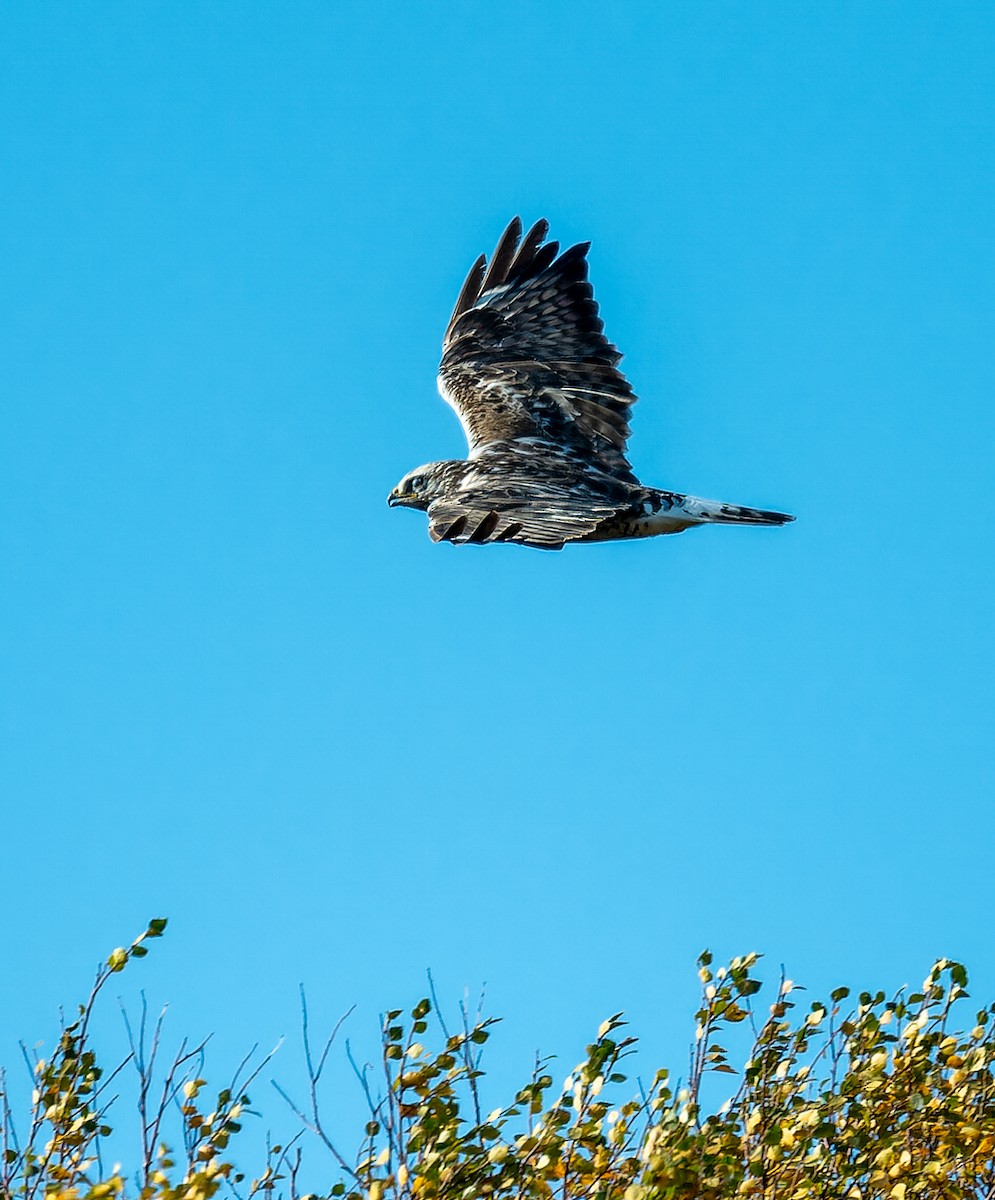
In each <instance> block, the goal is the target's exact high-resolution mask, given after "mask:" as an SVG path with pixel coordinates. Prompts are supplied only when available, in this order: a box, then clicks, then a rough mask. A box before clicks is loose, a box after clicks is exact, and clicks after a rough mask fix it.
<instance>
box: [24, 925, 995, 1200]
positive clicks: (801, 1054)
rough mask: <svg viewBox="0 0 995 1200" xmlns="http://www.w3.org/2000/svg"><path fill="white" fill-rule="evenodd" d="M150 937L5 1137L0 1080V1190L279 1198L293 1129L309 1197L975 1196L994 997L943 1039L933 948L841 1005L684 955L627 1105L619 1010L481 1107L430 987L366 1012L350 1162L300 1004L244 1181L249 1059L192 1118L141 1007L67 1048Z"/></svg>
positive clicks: (951, 992)
mask: <svg viewBox="0 0 995 1200" xmlns="http://www.w3.org/2000/svg"><path fill="white" fill-rule="evenodd" d="M164 927H165V921H162V920H158V921H153V922H151V924H150V925H149V928H148V929H147V930H146V931H145V933H144V934H142V936H141V937H140V938H138V939H137V940H136V941H135V942H133V943H132V945H131V946H130V947H128V948H127V949H119V950H116V951H114V953H113V954H112V955H111V956H110V958H109V959H108V960H107V962H106V963H105V964H104V966H103V967H102V968H101V970H100V971H99V972H98V975H97V979H96V982H95V985H94V987H93V990H92V992H91V995H90V997H89V1000H88V1001H87V1003H86V1004H84V1005H81V1006H80V1008H79V1012H78V1016H77V1018H76V1020H75V1021H74V1022H72V1023H71V1024H69V1025H67V1026H65V1028H63V1030H62V1033H61V1035H60V1038H59V1042H58V1044H57V1046H56V1048H55V1049H54V1051H53V1053H52V1054H51V1056H50V1057H49V1058H47V1059H38V1060H37V1061H36V1062H34V1063H33V1064H31V1066H32V1072H33V1075H34V1077H35V1091H34V1095H33V1101H32V1105H31V1112H30V1115H29V1125H28V1129H27V1133H26V1136H25V1138H24V1140H23V1143H20V1142H18V1140H17V1137H16V1130H15V1121H14V1117H13V1113H12V1110H11V1105H10V1103H9V1101H8V1091H7V1085H6V1079H5V1076H3V1075H2V1074H0V1117H2V1137H3V1142H2V1164H0V1196H3V1197H18V1198H24V1200H34V1198H35V1197H43V1196H51V1197H59V1198H63V1197H65V1198H78V1200H84V1198H92V1200H98V1198H102V1197H114V1196H119V1195H120V1196H124V1195H132V1194H134V1195H137V1196H139V1197H141V1198H143V1200H208V1198H209V1197H211V1196H214V1195H216V1194H217V1193H219V1192H224V1193H225V1194H233V1195H235V1196H239V1197H242V1198H243V1200H247V1198H249V1197H255V1196H258V1195H259V1194H260V1193H263V1194H265V1195H267V1196H273V1197H276V1196H287V1197H289V1198H290V1200H297V1198H299V1197H300V1195H301V1189H300V1187H299V1184H298V1179H299V1177H300V1170H301V1137H302V1135H303V1134H304V1133H305V1132H307V1131H310V1134H311V1135H312V1136H313V1137H314V1138H316V1139H317V1141H318V1142H319V1143H320V1144H321V1145H323V1147H324V1149H325V1150H326V1151H327V1152H328V1153H329V1154H330V1155H331V1156H332V1157H331V1159H330V1160H329V1161H328V1164H327V1166H328V1171H329V1174H330V1175H331V1176H332V1179H333V1180H335V1179H337V1181H336V1182H332V1183H331V1185H330V1186H328V1188H327V1194H328V1195H330V1196H333V1197H342V1198H343V1200H360V1198H363V1200H409V1198H411V1200H416V1198H417V1200H436V1198H439V1200H443V1198H445V1200H449V1198H454V1197H461V1198H466V1200H471V1198H477V1197H482V1198H485V1197H494V1198H495V1200H499V1198H504V1197H508V1198H511V1197H517V1198H521V1200H533V1198H534V1200H547V1198H549V1200H553V1198H560V1197H562V1200H569V1198H570V1197H577V1198H579V1197H590V1198H591V1200H692V1198H695V1200H720V1198H721V1200H725V1198H728V1197H737V1196H744V1197H762V1198H764V1200H768V1198H769V1200H775V1198H777V1200H780V1198H782V1197H783V1198H785V1200H787V1198H789V1197H790V1198H798V1200H801V1198H803V1197H827V1198H829V1197H831V1198H834V1200H835V1198H840V1197H847V1198H857V1197H860V1198H869V1197H889V1198H890V1200H912V1198H913V1197H936V1198H950V1200H953V1198H955V1197H972V1198H977V1197H987V1198H988V1200H993V1198H995V1076H993V1068H992V1064H993V1060H995V1033H993V1029H995V1022H993V1021H992V1016H993V1015H995V1005H993V1006H991V1007H990V1008H988V1009H983V1010H981V1011H980V1012H978V1013H977V1014H976V1016H975V1018H974V1021H973V1023H972V1027H971V1028H970V1029H968V1030H967V1031H966V1032H960V1031H958V1028H957V1025H956V1022H955V1020H954V1009H955V1007H957V1012H958V1013H959V1012H960V1011H961V1009H962V1008H963V1007H964V1006H965V1002H966V1001H967V999H968V996H967V991H966V986H967V973H966V971H965V969H964V968H963V966H961V965H960V964H959V963H955V962H950V961H947V960H945V959H942V960H940V961H939V962H938V963H936V964H935V966H934V967H933V969H932V970H931V971H930V973H929V975H928V976H927V978H926V979H925V980H924V981H923V984H922V987H921V989H920V990H918V991H914V992H911V993H910V992H909V991H908V990H907V989H902V990H900V991H899V992H898V993H896V994H895V995H894V996H892V997H891V998H887V997H886V996H885V994H884V993H883V992H877V993H875V994H870V993H867V992H865V993H862V994H861V995H860V996H859V997H858V998H857V999H856V1001H855V1002H854V1001H851V999H850V995H849V992H848V991H847V989H846V988H838V989H836V990H835V991H834V992H833V993H832V994H831V996H830V999H829V1001H828V1002H826V1003H823V1002H821V1001H815V1002H814V1003H811V1004H810V1005H809V1006H808V1009H807V1011H804V1010H803V1009H802V1008H801V1007H799V1006H798V1004H797V996H798V993H799V991H800V989H798V988H796V987H795V986H794V985H793V984H792V982H791V981H790V980H786V979H783V978H782V979H781V980H780V982H779V985H778V987H777V990H776V994H775V996H774V998H773V1003H770V1004H769V1005H761V1004H760V1002H759V1000H758V999H757V996H758V993H759V992H760V990H761V983H760V981H759V980H758V979H757V978H756V977H755V976H754V974H753V971H754V968H755V966H756V963H757V956H756V955H754V954H751V955H747V956H746V957H743V958H737V959H734V960H733V961H732V963H731V964H729V966H728V967H719V968H718V969H714V970H713V965H712V960H711V956H710V955H709V954H708V953H705V954H703V955H702V956H701V958H700V960H699V975H700V978H701V982H702V989H703V991H702V998H701V1005H700V1008H699V1009H698V1011H697V1013H696V1031H695V1041H694V1044H693V1048H692V1053H691V1062H690V1067H689V1071H688V1076H687V1079H686V1080H685V1081H684V1083H683V1085H682V1084H680V1083H679V1082H675V1083H672V1082H671V1079H670V1076H669V1074H668V1073H667V1072H666V1071H663V1070H661V1071H659V1072H657V1074H656V1075H655V1077H654V1078H653V1080H652V1082H651V1083H650V1085H649V1086H648V1087H647V1088H643V1086H642V1085H639V1086H638V1087H637V1088H636V1094H635V1095H634V1096H631V1095H630V1093H631V1090H632V1089H631V1085H629V1082H628V1079H627V1076H626V1073H625V1071H624V1069H623V1067H624V1063H625V1059H626V1058H627V1057H628V1056H629V1055H630V1054H631V1053H632V1050H633V1048H634V1045H635V1039H634V1038H632V1037H630V1036H627V1035H626V1033H625V1023H624V1022H623V1020H622V1017H621V1014H616V1015H615V1016H613V1017H610V1018H609V1019H608V1020H606V1021H605V1022H603V1024H602V1025H601V1028H600V1029H599V1030H598V1035H597V1037H596V1038H595V1039H594V1041H593V1042H592V1043H591V1044H590V1045H589V1046H588V1047H587V1050H586V1054H585V1057H584V1059H583V1061H582V1062H580V1063H579V1064H578V1065H577V1066H576V1067H575V1068H574V1069H573V1070H572V1071H571V1072H570V1073H569V1074H568V1075H567V1077H566V1080H565V1081H564V1083H563V1084H562V1086H560V1087H557V1086H555V1085H554V1079H553V1075H552V1073H551V1071H550V1069H549V1066H550V1060H548V1059H547V1060H542V1059H537V1061H536V1063H535V1066H534V1069H533V1072H532V1075H531V1078H530V1079H529V1080H528V1082H527V1083H526V1084H525V1085H524V1086H523V1087H522V1088H521V1089H520V1090H519V1091H518V1092H517V1094H516V1095H515V1097H514V1099H513V1100H512V1102H511V1103H510V1104H508V1105H506V1106H504V1107H500V1108H496V1109H494V1110H493V1111H492V1112H490V1113H488V1114H486V1115H484V1113H483V1109H482V1098H481V1088H482V1080H483V1071H482V1069H481V1065H480V1061H481V1051H482V1050H483V1047H484V1046H485V1044H486V1043H487V1041H488V1040H489V1038H490V1037H491V1034H492V1032H493V1026H494V1022H493V1021H492V1020H483V1019H481V1018H480V1017H479V1015H478V1016H477V1018H476V1019H471V1018H470V1017H469V1015H468V1014H467V1012H466V1011H465V1010H463V1014H462V1016H463V1019H462V1022H461V1025H460V1027H459V1028H458V1029H455V1030H450V1028H449V1027H448V1026H447V1025H446V1022H445V1020H444V1018H443V1017H442V1016H441V1014H440V1013H439V1011H438V1005H437V1004H436V1003H435V997H434V995H433V996H432V998H431V999H430V998H425V999H422V1000H420V1001H419V1002H418V1003H417V1004H416V1005H415V1006H414V1008H412V1009H411V1010H410V1012H409V1013H408V1014H406V1015H405V1014H404V1013H403V1012H402V1010H400V1009H395V1010H392V1011H390V1012H388V1013H387V1014H386V1016H385V1018H384V1021H383V1027H382V1044H381V1054H380V1062H379V1063H378V1065H377V1068H376V1070H374V1068H373V1067H372V1066H371V1065H370V1064H367V1065H365V1066H362V1067H360V1066H359V1065H358V1064H356V1063H355V1062H354V1063H353V1066H354V1069H355V1071H356V1075H357V1078H358V1080H359V1083H360V1086H361V1088H362V1091H363V1094H364V1096H365V1098H366V1103H367V1105H368V1108H369V1114H368V1115H369V1119H368V1121H367V1123H366V1126H365V1130H364V1133H363V1137H362V1140H361V1145H360V1149H359V1152H358V1155H356V1156H355V1157H346V1155H344V1154H343V1153H341V1152H340V1150H339V1148H338V1146H337V1144H336V1142H335V1141H334V1140H333V1139H332V1137H331V1136H330V1135H329V1133H328V1131H327V1130H326V1127H325V1124H324V1122H323V1119H322V1113H321V1103H320V1092H321V1086H320V1085H321V1077H322V1071H323V1069H324V1067H325V1064H326V1062H327V1060H328V1055H329V1052H330V1050H331V1048H332V1046H333V1043H334V1040H335V1035H336V1033H337V1031H338V1027H336V1030H334V1031H333V1033H332V1035H331V1037H329V1039H328V1040H327V1041H326V1043H325V1044H324V1046H323V1048H322V1050H321V1052H320V1054H315V1053H314V1052H313V1050H312V1045H311V1039H310V1034H309V1029H308V1015H307V1007H306V1004H305V1005H304V1009H303V1012H304V1020H303V1031H304V1049H305V1060H306V1065H307V1071H308V1078H309V1083H310V1087H309V1098H308V1102H307V1104H306V1105H304V1106H299V1105H298V1104H297V1103H296V1102H295V1101H294V1100H292V1099H291V1098H290V1097H288V1096H286V1094H285V1093H283V1092H282V1089H279V1088H278V1090H279V1091H281V1094H283V1095H284V1098H285V1099H286V1100H287V1101H288V1103H289V1104H290V1106H291V1108H292V1109H293V1111H294V1112H295V1113H296V1114H297V1118H298V1120H299V1122H300V1124H301V1132H300V1133H299V1134H298V1135H297V1137H295V1138H294V1139H293V1141H292V1143H290V1144H289V1145H287V1146H279V1145H276V1146H271V1147H270V1148H269V1151H268V1155H267V1160H266V1162H265V1164H264V1166H263V1168H262V1169H261V1170H260V1171H259V1173H258V1176H257V1177H256V1178H255V1179H251V1180H248V1179H246V1178H245V1177H244V1175H243V1173H242V1172H241V1171H239V1170H238V1169H237V1168H236V1166H235V1165H234V1162H233V1160H232V1156H231V1154H230V1152H229V1142H230V1139H231V1137H232V1136H233V1135H234V1134H235V1133H237V1132H238V1130H239V1127H240V1116H241V1114H242V1113H243V1112H244V1111H245V1109H246V1106H247V1105H248V1103H249V1098H248V1095H247V1094H246V1092H245V1087H246V1086H247V1085H248V1083H249V1082H251V1080H252V1078H255V1077H256V1076H257V1075H258V1073H259V1071H260V1070H261V1069H262V1066H264V1065H265V1062H266V1061H268V1060H264V1062H263V1064H261V1065H260V1067H257V1068H256V1070H255V1071H254V1072H253V1074H252V1075H251V1076H250V1077H249V1079H247V1080H246V1081H245V1084H244V1085H242V1086H241V1087H240V1086H237V1085H233V1086H232V1087H229V1088H225V1089H223V1090H222V1091H221V1092H220V1093H219V1094H218V1095H217V1099H216V1102H215V1103H214V1104H213V1106H212V1108H211V1110H210V1111H204V1110H203V1108H202V1107H201V1106H200V1105H199V1098H200V1096H201V1094H202V1093H203V1092H204V1089H205V1088H206V1084H205V1082H204V1080H203V1079H202V1078H201V1077H200V1075H199V1074H198V1073H197V1071H198V1066H199V1063H200V1061H201V1059H200V1051H201V1049H202V1047H200V1046H198V1047H194V1048H193V1049H192V1050H187V1049H186V1046H183V1047H181V1049H180V1052H179V1053H178V1054H177V1055H176V1057H175V1058H174V1060H173V1061H172V1063H171V1064H170V1065H169V1066H168V1067H167V1068H165V1069H163V1070H161V1071H160V1070H159V1068H157V1066H156V1057H157V1053H158V1046H159V1040H160V1032H161V1021H160V1022H158V1023H156V1025H155V1028H154V1031H153V1033H152V1034H151V1038H149V1037H148V1036H147V1031H146V1019H145V1013H144V1011H143V1014H142V1020H141V1024H140V1027H139V1030H138V1036H137V1037H136V1036H133V1035H132V1031H131V1027H130V1025H129V1027H128V1032H129V1039H130V1041H131V1054H130V1055H129V1056H128V1058H127V1059H126V1060H125V1062H124V1063H121V1064H120V1065H119V1066H118V1067H117V1068H116V1070H115V1071H114V1072H113V1073H112V1075H111V1076H109V1077H107V1078H106V1079H105V1078H104V1077H103V1076H102V1074H101V1070H100V1068H99V1066H98V1065H97V1061H96V1058H95V1055H94V1052H93V1049H92V1047H91V1046H90V1044H89V1023H90V1017H91V1015H92V1012H93V1008H94V1003H95V1001H96V1000H97V998H98V996H99V995H100V993H101V991H102V990H103V988H104V986H105V984H106V983H107V981H108V979H109V978H110V977H111V976H112V975H113V974H115V973H116V972H117V971H119V970H121V969H122V968H123V967H124V966H125V965H126V964H127V963H128V962H129V961H130V960H131V959H133V958H140V957H142V956H143V955H144V954H145V953H146V946H145V942H146V941H147V940H148V939H150V938H155V937H158V936H160V935H161V933H162V931H163V929H164ZM302 999H303V997H302ZM340 1024H341V1022H340ZM730 1037H731V1038H733V1039H734V1040H736V1041H737V1042H742V1043H743V1049H744V1057H745V1066H744V1068H743V1070H742V1072H741V1074H739V1076H738V1080H737V1082H736V1084H735V1092H734V1094H733V1095H732V1096H730V1097H729V1098H728V1099H727V1100H725V1102H724V1103H722V1104H720V1105H718V1106H715V1105H710V1104H708V1103H706V1093H709V1094H710V1093H711V1092H712V1091H714V1090H715V1083H716V1081H718V1080H721V1079H723V1078H728V1079H730V1080H731V1079H732V1077H734V1076H736V1074H737V1073H736V1071H735V1070H734V1068H733V1066H732V1065H731V1061H730V1059H731V1052H730V1051H729V1050H728V1049H727V1048H726V1047H724V1046H723V1045H722V1044H720V1039H721V1041H728V1040H729V1038H730ZM430 1042H434V1044H435V1045H436V1048H435V1049H433V1050H430V1049H428V1045H429V1043H430ZM350 1061H352V1058H351V1053H350ZM128 1063H132V1064H133V1066H134V1068H135V1071H134V1077H135V1078H137V1080H138V1097H137V1105H138V1111H139V1115H140V1122H139V1124H140V1129H141V1134H140V1136H141V1154H140V1156H139V1161H138V1164H137V1167H136V1168H134V1169H133V1170H132V1172H130V1173H129V1174H128V1175H126V1174H125V1173H124V1172H123V1171H122V1169H121V1168H120V1167H114V1168H112V1169H111V1170H110V1171H105V1170H103V1168H102V1164H101V1155H100V1144H101V1139H102V1138H106V1137H107V1135H108V1134H109V1132H110V1130H109V1127H108V1125H107V1111H106V1110H107V1106H108V1103H109V1101H108V1086H109V1084H110V1083H111V1081H112V1080H113V1079H114V1078H115V1077H116V1076H117V1075H118V1073H119V1072H120V1071H121V1070H122V1069H123V1068H124V1067H125V1066H126V1065H127V1064H128ZM244 1065H245V1064H243V1067H244ZM240 1071H241V1068H240ZM237 1078H238V1077H237V1076H236V1081H237ZM374 1078H377V1079H379V1080H380V1081H381V1086H380V1087H379V1088H375V1086H374V1084H373V1079H374ZM710 1079H711V1082H709V1080H710ZM729 1086H730V1087H731V1086H733V1084H732V1083H730V1085H729ZM153 1093H154V1095H155V1096H156V1099H155V1100H152V1099H151V1097H152V1095H153ZM171 1106H174V1107H175V1108H176V1109H177V1110H178V1116H179V1126H180V1130H181V1135H180V1136H181V1140H182V1143H183V1152H182V1154H178V1155H175V1156H174V1155H172V1154H171V1153H170V1151H169V1150H168V1149H167V1148H166V1146H165V1145H164V1144H163V1135H164V1129H165V1126H164V1124H163V1121H164V1116H165V1115H166V1113H167V1111H168V1110H169V1109H170V1107H171ZM311 1169H312V1170H314V1169H315V1166H314V1164H312V1167H311ZM318 1169H324V1168H322V1167H319V1168H318Z"/></svg>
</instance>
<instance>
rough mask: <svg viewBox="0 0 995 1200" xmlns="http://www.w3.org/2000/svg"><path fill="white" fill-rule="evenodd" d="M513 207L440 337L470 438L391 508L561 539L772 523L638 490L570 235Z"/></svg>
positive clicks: (754, 511)
mask: <svg viewBox="0 0 995 1200" xmlns="http://www.w3.org/2000/svg"><path fill="white" fill-rule="evenodd" d="M548 231H549V225H548V223H547V222H546V221H538V222H537V223H536V224H535V225H533V227H532V228H531V229H530V230H529V232H528V233H527V234H526V235H525V237H524V239H523V238H522V223H521V221H520V220H519V219H518V218H517V217H516V218H515V219H514V220H513V221H512V222H511V224H510V225H509V226H508V228H507V229H506V230H505V232H504V234H503V236H502V237H501V240H500V241H499V242H498V244H497V247H496V248H495V250H494V253H493V254H492V255H491V259H490V262H489V263H488V262H487V259H486V258H485V256H484V255H481V256H480V258H478V259H477V261H476V262H475V263H474V264H473V266H472V267H471V268H470V274H469V275H468V276H467V278H466V282H465V283H464V284H463V288H462V291H461V292H460V294H459V299H458V300H457V301H456V307H455V309H454V310H453V315H452V318H451V319H450V322H449V327H448V328H447V329H446V335H445V338H444V339H443V343H442V346H443V354H442V363H441V365H440V367H439V391H440V392H441V393H442V397H443V399H444V400H446V401H447V402H448V403H449V404H451V405H452V407H453V408H454V409H455V410H456V415H457V416H458V417H459V419H460V423H461V425H462V426H463V431H464V433H465V434H466V438H467V441H468V442H469V454H468V455H467V457H466V458H465V459H457V460H453V461H450V462H434V463H428V464H427V465H426V466H424V467H418V468H417V469H416V470H414V471H411V472H410V473H409V474H408V475H405V477H404V478H403V479H402V480H401V482H400V483H399V484H398V485H397V487H396V488H394V490H393V491H392V492H391V494H390V496H389V497H388V499H387V503H388V504H390V505H392V506H393V505H400V506H401V507H404V508H418V509H422V510H425V511H427V512H428V520H429V525H428V531H429V534H430V535H431V537H432V539H433V541H437V542H439V541H446V542H456V543H458V544H460V545H462V544H464V543H467V542H472V543H475V544H482V543H486V542H515V543H517V544H518V545H521V546H535V547H538V548H540V549H543V550H559V549H561V548H562V547H563V546H564V545H565V544H566V543H567V542H602V541H606V540H608V539H612V538H641V537H652V536H654V535H655V534H658V533H680V532H681V531H682V530H684V529H690V528H691V527H692V526H694V525H708V524H715V523H718V524H725V525H783V524H785V522H787V521H792V520H794V518H793V517H790V516H788V515H787V514H786V513H778V512H766V511H764V510H763V509H758V508H742V507H740V506H739V505H736V504H721V503H718V502H716V501H712V500H700V499H698V498H697V497H695V496H683V495H680V494H678V493H677V492H664V491H661V490H660V489H659V488H651V487H644V486H643V485H642V484H641V483H640V482H639V480H638V479H637V478H636V477H635V475H634V474H633V473H632V468H631V467H630V466H629V462H628V460H627V458H626V456H625V444H626V440H627V439H628V436H629V408H630V406H631V405H632V404H633V403H634V402H635V399H636V397H635V395H634V393H633V391H632V388H631V387H630V386H629V382H628V380H627V379H626V378H625V376H624V375H623V374H622V372H621V371H619V369H618V364H619V362H620V360H621V358H622V356H621V354H620V353H619V352H618V350H617V349H616V348H615V347H614V346H613V345H612V344H611V342H609V341H608V340H607V339H606V338H605V336H604V333H603V332H602V330H603V329H604V325H603V323H602V321H601V319H600V318H599V316H598V305H597V303H596V301H595V299H594V290H593V288H592V287H591V285H590V283H589V282H588V279H587V251H588V249H589V247H590V242H583V243H581V244H580V245H578V246H573V247H571V248H570V249H569V250H566V251H564V253H563V254H559V257H557V255H558V253H559V243H557V242H547V241H546V240H545V239H546V234H547V232H548Z"/></svg>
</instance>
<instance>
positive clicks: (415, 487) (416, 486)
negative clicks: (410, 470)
mask: <svg viewBox="0 0 995 1200" xmlns="http://www.w3.org/2000/svg"><path fill="white" fill-rule="evenodd" d="M424 483H425V476H424V475H415V477H414V478H413V479H412V480H411V489H410V490H411V491H413V492H419V491H421V489H422V486H423V484H424Z"/></svg>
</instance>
